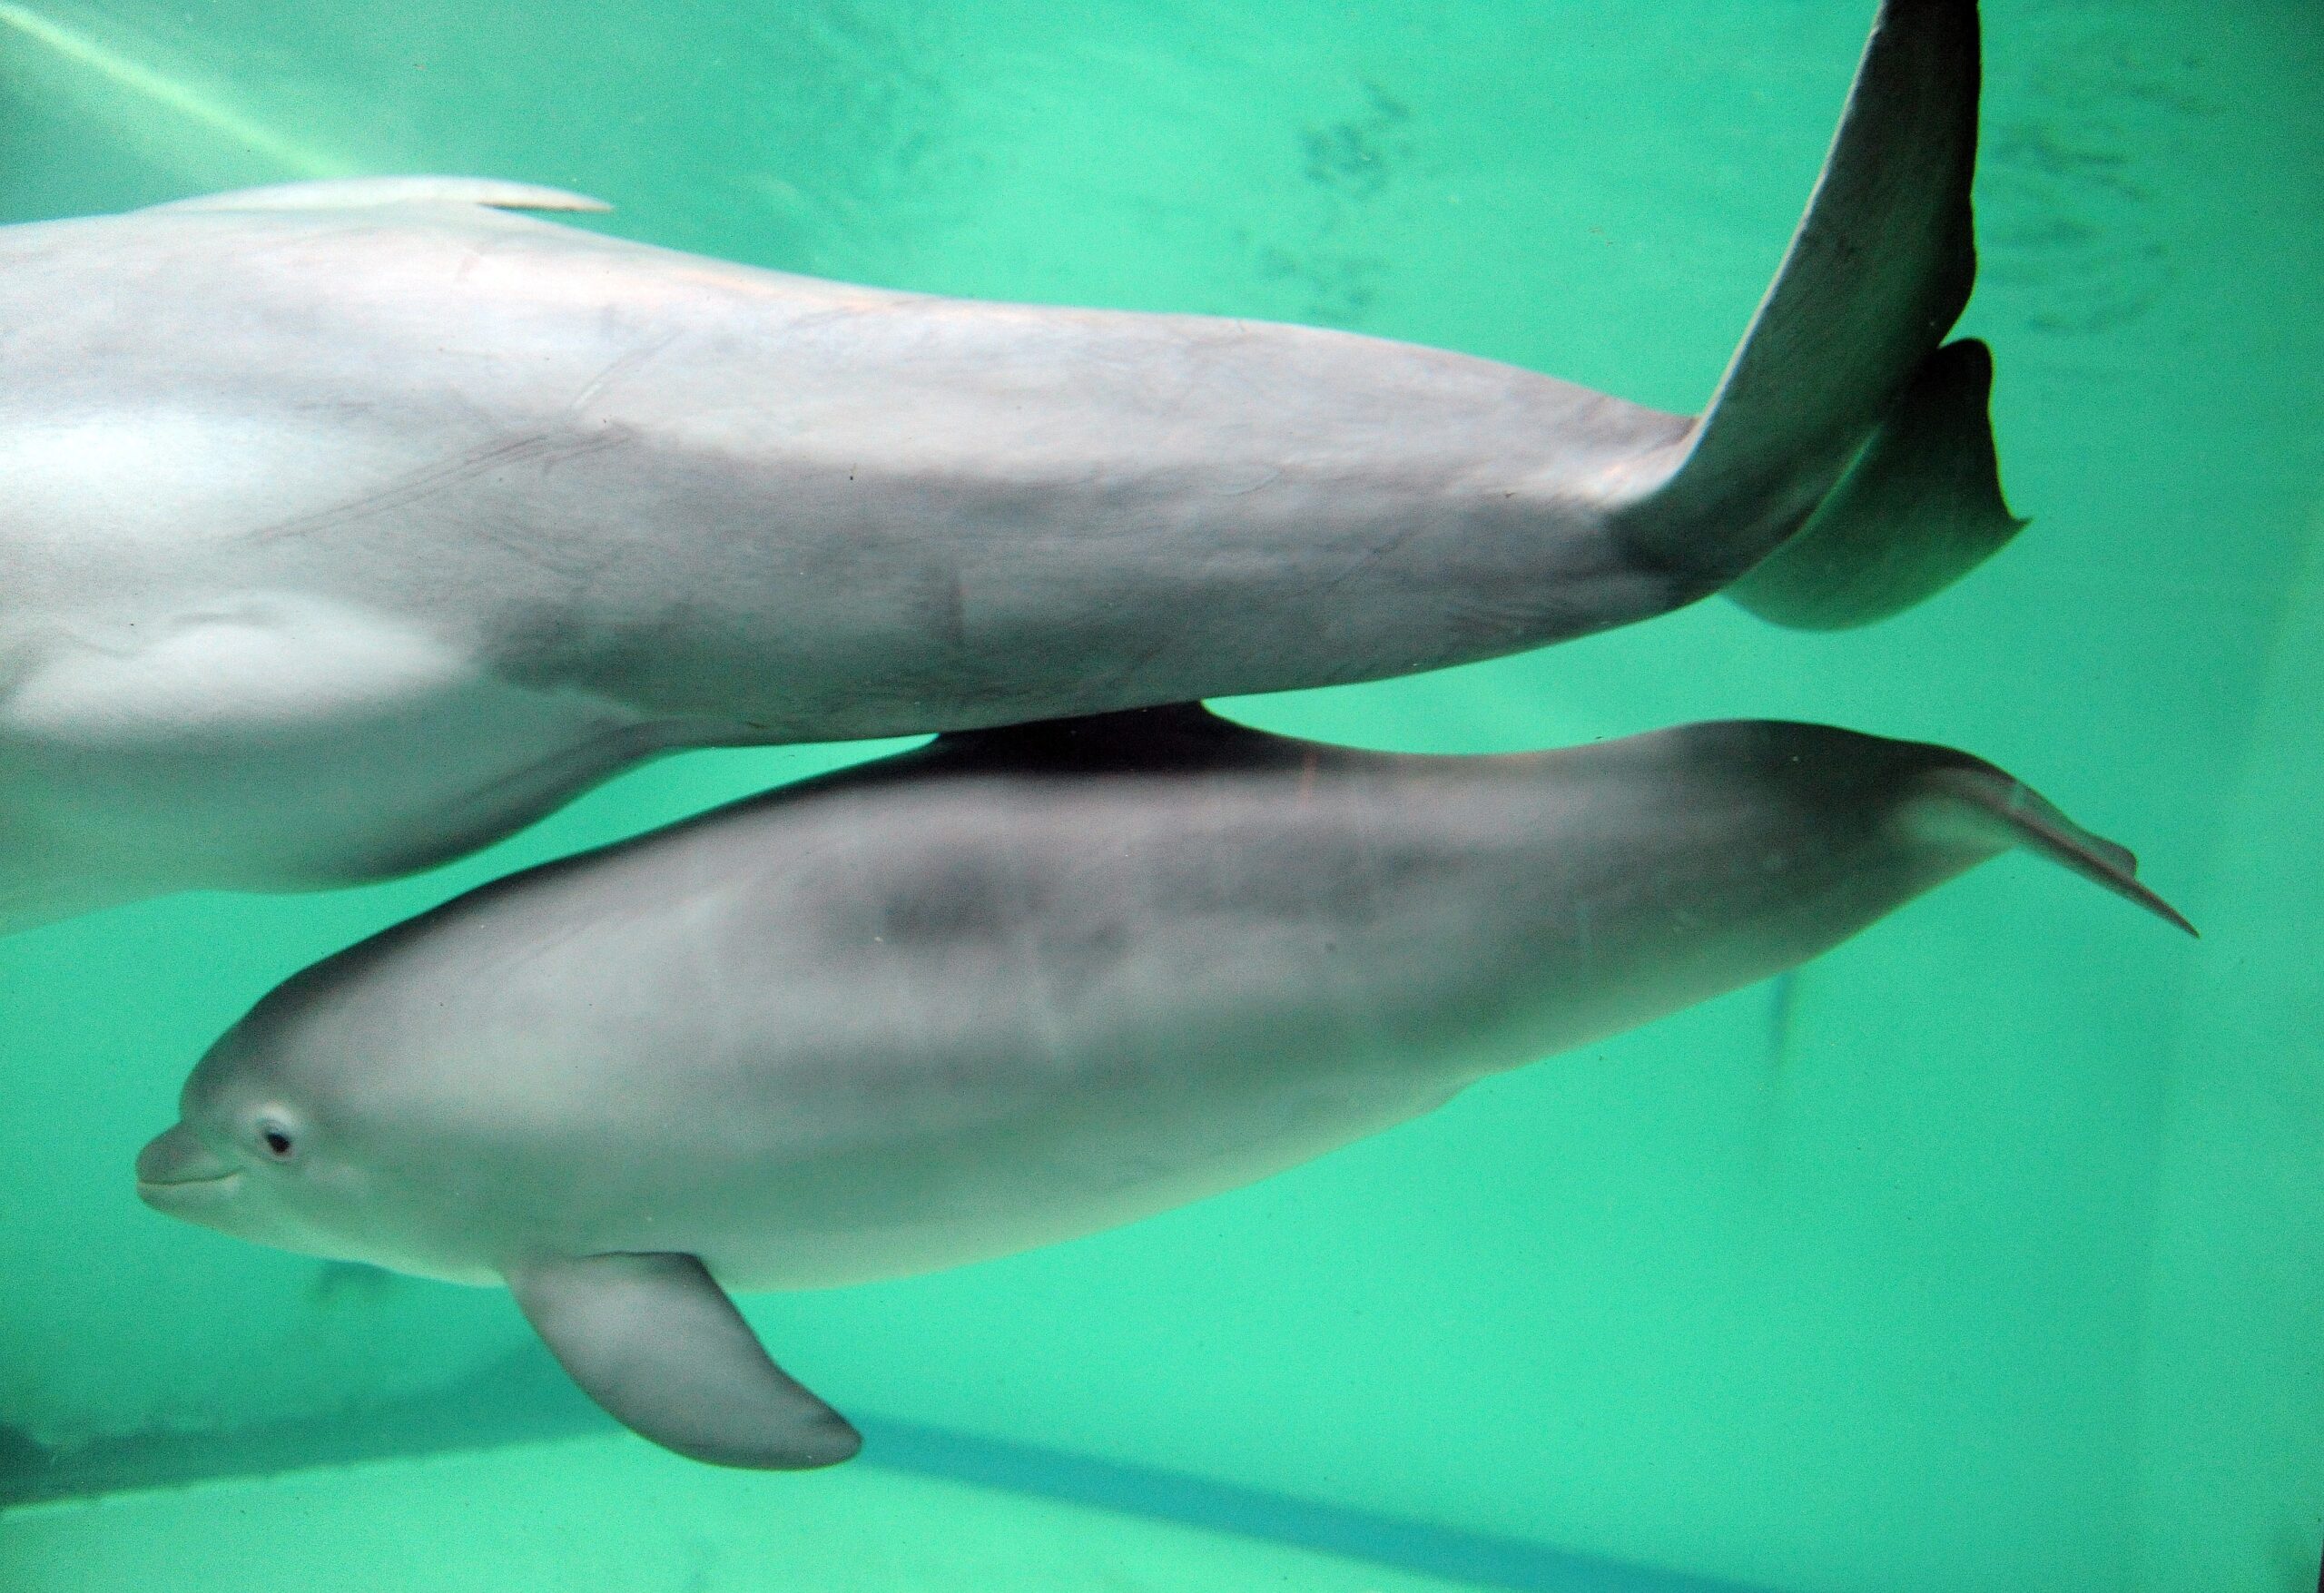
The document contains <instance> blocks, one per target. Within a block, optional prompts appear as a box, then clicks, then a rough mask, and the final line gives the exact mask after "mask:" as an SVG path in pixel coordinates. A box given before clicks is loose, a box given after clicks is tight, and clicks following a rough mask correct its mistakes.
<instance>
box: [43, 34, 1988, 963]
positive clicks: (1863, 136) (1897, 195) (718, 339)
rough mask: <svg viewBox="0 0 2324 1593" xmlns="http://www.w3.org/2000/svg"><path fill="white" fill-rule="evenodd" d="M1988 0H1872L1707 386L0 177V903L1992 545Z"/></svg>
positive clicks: (1811, 608) (1908, 584) (441, 832)
mask: <svg viewBox="0 0 2324 1593" xmlns="http://www.w3.org/2000/svg"><path fill="white" fill-rule="evenodd" d="M1978 72H1979V67H1978V39H1977V16H1976V8H1975V5H1974V0H1885V3H1884V4H1883V5H1881V6H1880V8H1879V13H1878V16H1877V19H1876V26H1875V29H1874V32H1873V34H1872V38H1871V43H1870V44H1869V46H1868V47H1867V49H1866V54H1865V57H1864V60H1863V63H1862V65H1861V68H1860V71H1859V74H1858V76H1857V79H1856V85H1855V88H1854V89H1853V91H1852V93H1851V94H1850V97H1849V100H1848V103H1847V106H1846V113H1845V115H1844V117H1843V120H1842V123H1841V125H1840V129H1839V132H1838V134H1837V138H1836V140H1835V143H1834V144H1833V147H1832V151H1831V153H1830V156H1829V159H1828V161H1827V164H1826V166H1825V169H1824V172H1823V175H1822V177H1821V179H1820V181H1819V182H1818V183H1817V189H1816V192H1815V194H1814V196H1813V198H1812V199H1811V201H1810V203H1809V206H1808V209H1807V214H1806V217H1805V220H1804V221H1802V223H1801V225H1800V228H1799V231H1798V233H1797V237H1796V238H1795V240H1794V241H1793V243H1792V246H1791V249H1790V251H1789V253H1788V255H1787V258H1786V261H1785V262H1784V265H1783V267H1782V269H1781V271H1780V273H1779V275H1778V277H1777V280H1776V282H1775V284H1774V286H1773V287H1772V289H1771V290H1769V292H1768V297H1767V299H1766V300H1765V301H1764V303H1763V304H1762V306H1761V307H1760V309H1759V310H1758V315H1757V317H1756V318H1755V320H1753V322H1752V324H1751V326H1750V328H1749V329H1748V333H1747V335H1746V337H1745V339H1744V341H1743V343H1742V346H1741V348H1740V349H1739V350H1738V353H1737V355H1736V357H1735V359H1734V360H1733V362H1732V364H1731V366H1730V368H1729V369H1728V372H1727V375H1726V377H1725V379H1724V380H1723V381H1722V382H1721V383H1720V385H1719V387H1718V391H1717V393H1716V396H1715V397H1714V399H1713V401H1712V403H1711V406H1710V408H1709V412H1708V413H1707V414H1706V415H1705V416H1703V417H1702V418H1699V419H1697V418H1687V417H1683V416H1678V415H1670V414H1665V413H1662V412H1660V411H1658V410H1654V409H1649V408H1641V407H1640V406H1638V405H1634V404H1630V403H1625V402H1623V401H1622V400H1620V399H1618V398H1608V397H1605V396H1602V395H1600V394H1598V393H1594V392H1590V391H1587V390H1585V389H1582V388H1577V387H1573V386H1571V385H1569V384H1566V383H1563V382H1560V381H1556V380H1553V379H1550V378H1547V377H1543V376H1537V375H1533V374H1531V373H1530V372H1527V371H1524V370H1519V369H1512V368H1511V367H1508V366H1504V365H1500V364H1495V363H1493V362H1491V361H1488V360H1484V359H1471V358H1466V357H1462V356H1460V355H1455V354H1451V353H1444V352H1440V351H1437V350H1434V349H1423V348H1416V347H1412V346H1409V345H1404V344H1399V343H1393V342H1388V341H1384V340H1381V339H1374V338H1367V337H1360V336H1355V335H1352V334H1348V333H1344V332H1336V331H1325V330H1317V329H1308V328H1302V327H1293V326H1278V325H1268V324H1263V323H1258V322H1253V321H1247V320H1220V319H1212V318H1206V317H1199V316H1186V315H1147V314H1129V313H1111V312H1105V311H1098V310H1072V309H1049V308H1033V307H1027V306H1021V305H1007V304H989V303H974V302H967V301H962V300H950V299H942V298H934V297H929V296H924V295H918V294H912V293H904V292H891V291H887V290H875V289H871V288H861V287H850V286H846V285H842V284H839V283H834V282H828V281H820V280H811V279H807V278H803V277H796V276H787V275H783V274H780V273H777V272H773V271H766V270H753V269H750V268H746V267H743V266H740V265H734V264H728V263H725V262H722V261H714V260H705V259H702V258H698V257H695V256H692V255H686V254H682V253H676V252H673V251H668V250H663V249H655V248H649V247H646V246H645V245H642V244H637V243H632V242H626V241H620V240H617V239H613V238H608V237H604V236H600V235H598V234H596V233H592V232H588V231H579V230H576V229H574V228H571V227H566V226H560V225H556V224H553V223H552V222H551V221H547V220H544V219H541V218H540V217H538V216H535V215H528V214H524V213H520V212H525V211H579V210H588V209H601V208H603V207H602V206H599V205H597V204H596V202H594V201H590V200H586V199H584V198H581V197H579V196H577V195H573V194H567V193H562V192H556V191H553V190H547V189H540V188H534V187H528V186H526V185H523V184H518V183H509V182H490V181H483V180H466V179H456V178H438V177H420V178H381V179H359V180H349V181H333V182H308V183H294V184H290V185H287V186H282V187H278V188H268V189H258V190H252V191H248V192H237V193H227V194H220V195H215V196H212V197H208V198H202V199H196V200H192V201H182V202H174V203H170V204H164V205H160V206H156V207H154V208H152V209H148V210H143V211H134V212H132V213H129V214H124V215H117V216H103V217H94V218H86V219H81V220H73V221H54V222H44V223H38V224H32V225H23V226H15V227H10V228H5V229H0V326H5V328H6V329H7V333H6V337H7V379H6V381H5V383H0V478H5V480H6V482H7V491H6V492H5V494H0V929H5V928H8V927H14V926H21V925H24V924H27V923H32V922H37V921H39V920H41V919H48V918H54V917H58V916H62V915H64V914H66V913H70V912H74V911H77V910H85V909H87V908H90V907H94V906H98V905H102V904H103V903H105V902H108V901H116V900H127V899H131V898H135V897H139V896H144V895H150V894H153V893H157V892H162V891H168V890H183V889H195V888H224V889H242V890H302V889H311V888H320V887H327V886H333V885H339V884H343V883H349V882H352V881H357V880H370V879H377V878H384V877H388V876H391V875H394V874H397V873H400V872H404V871H408V870H414V869H418V868H420V867H424V866H427V865H429V864H433V863H436V862H438V861H441V860H446V859H448V858H451V857H454V856H457V855H459V854H461V853H463V852H465V851H469V850H472V849H474V848H476V847H478V846H482V845H484V844H486V843H487V842H489V841H495V840H497V839H498V838H500V837H502V836H504V835H507V834H508V833H509V832H511V831H514V830H516V829H517V828H518V827H519V826H521V825H524V824H526V823H528V822H530V821H532V820H533V819H535V818H537V817H538V816H540V815H541V814H543V813H545V812H547V811H550V810H551V809H553V808H555V807H556V806H557V805H559V804H560V803H562V802H564V801H566V800H567V799H568V798H570V797H571V796H573V795H575V794H576V793H577V792H580V791H581V790H583V789H585V788H586V787H587V786H589V785H590V784H592V783H594V782H597V781H599V780H601V779H603V778H604V777H606V775H608V774H610V773H612V772H615V771H616V770H619V769H620V768H622V767H624V766H625V765H627V764H630V763H632V762H635V761H637V760H639V759H641V758H645V757H647V756H651V755H654V754H655V753H658V752H665V751H668V750H671V749H675V748H680V747H689V746H700V745H710V744H744V743H765V742H785V741H823V740H839V739H847V738H855V737H870V736H881V735H890V734H900V733H921V732H927V731H943V730H958V729H969V728H979V727H987V726H991V725H996V724H1003V723H1019V722H1026V721H1032V720H1041V719H1049V718H1056V717H1063V716H1067V715H1072V714H1084V713H1097V712H1104V711H1110V710H1116V709H1122V708H1129V707H1137V706H1144V705H1151V704H1157V703H1174V702H1181V701H1189V700H1195V699H1199V698H1203V697H1210V696H1217V695H1221V694H1226V693H1249V692H1260V691H1272V690H1279V689H1286V688H1292V687H1305V686H1315V685H1323V684H1329V683H1344V682H1352V681H1362V680H1369V679H1375V678H1380V677H1384V676H1389V675H1395V674H1404V673H1408V672H1411V671H1414V670H1422V669H1428V668H1432V667H1434V666H1438V665H1443V664H1459V663H1463V662H1467V661H1471V660H1475V659H1482V658H1487V657H1491V656H1493V655H1496V654H1507V653H1511V652H1514V651H1518V650H1521V649H1524V648H1530V647H1534V646H1538V645H1541V644H1548V643H1553V642H1557V641H1561V640H1564V639H1566V638H1570V637H1574V636H1579V635H1582V634H1587V633H1590V632H1593V631H1598V630H1602V629H1604V628H1606V627H1608V626H1611V625H1619V624H1627V623H1630V622H1631V621H1635V620H1640V619H1643V618H1646V617H1648V616H1650V615H1658V614H1661V613H1663V612H1665V611H1667V610H1669V609H1672V608H1674V607H1677V606H1679V605H1683V604H1686V603H1689V602H1691V601H1694V600H1695V599H1697V598H1699V597H1702V596H1704V595H1707V594H1709V593H1713V592H1717V591H1720V590H1722V589H1723V590H1726V591H1728V592H1729V593H1730V594H1732V595H1736V596H1738V598H1740V599H1741V600H1743V601H1745V602H1746V603H1748V604H1749V605H1752V606H1754V607H1756V608H1758V609H1759V610H1761V611H1762V612H1763V613H1765V614H1767V615H1770V616H1772V617H1774V618H1776V619H1778V620H1781V621H1783V622H1784V623H1787V624H1810V625H1815V624H1854V623H1859V622H1861V621H1865V620H1868V619H1871V618H1875V617H1877V616H1879V615H1883V614H1886V613H1887V612H1889V611H1891V610H1893V609H1896V608H1897V607H1901V606H1903V605H1906V604H1909V603H1911V602H1914V601H1915V600H1917V599H1918V598H1920V597H1922V596H1924V595H1926V594H1927V593H1929V592H1931V591H1933V590H1935V589H1936V588H1937V587H1939V586H1942V585H1945V583H1946V582H1948V581H1950V580H1951V579H1953V578H1954V577H1955V576H1957V575H1960V574H1962V573H1963V572H1964V571H1965V570H1966V569H1967V568H1969V567H1970V566H1972V565H1974V564H1976V563H1977V562H1978V561H1979V560H1980V559H1982V558H1983V557H1984V556H1986V555H1987V554H1989V553H1990V552H1992V551H1993V550H1994V548H1995V547H1997V546H2000V545H2001V544H2002V543H2003V542H2004V541H2005V540H2006V539H2007V537H2008V536H2010V535H2011V534H2012V533H2013V532H2014V530H2015V529H2016V527H2017V526H2018V524H2019V522H2018V521H2017V520H2015V519H2014V517H2012V516H2010V514H2009V512H2008V510H2007V509H2006V507H2005V506H2004V504H2003V500H2002V497H2001V491H2000V487H1999V484H1998V478H1997V476H1996V470H1995V465H1994V447H1993V440H1992V436H1991V432H1990V428H1989V426H1988V424H1987V419H1986V398H1987V393H1988V389H1989V385H1990V380H1991V362H1990V358H1989V356H1988V355H1987V353H1986V350H1985V349H1984V346H1983V345H1982V344H1978V343H1975V342H1974V341H1961V342H1955V343H1951V344H1945V341H1944V339H1945V335H1946V332H1947V329H1949V328H1950V327H1951V326H1952V325H1953V323H1954V321H1955V318H1956V317H1957V315H1958V314H1959V312H1960V310H1961V308H1962V305H1963V303H1964V302H1965V300H1966V299H1967V297H1968V294H1969V290H1970V286H1971V282H1972V279H1973V277H1974V270H1975V260H1974V247H1973V243H1972V236H1971V217H1970V210H1969V188H1970V179H1971V173H1972V170H1973V167H1974V160H1975V145H1976V119H1977V94H1978Z"/></svg>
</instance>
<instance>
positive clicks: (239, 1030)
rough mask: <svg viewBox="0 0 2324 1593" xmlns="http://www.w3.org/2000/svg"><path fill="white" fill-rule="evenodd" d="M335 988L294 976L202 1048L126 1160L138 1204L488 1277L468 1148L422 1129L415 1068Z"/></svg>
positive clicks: (400, 1262) (404, 1267)
mask: <svg viewBox="0 0 2324 1593" xmlns="http://www.w3.org/2000/svg"><path fill="white" fill-rule="evenodd" d="M325 966H326V967H328V965H325ZM314 972H315V970H311V969H310V970H309V973H310V976H311V975H312V974H313V973H314ZM334 994H335V993H334V992H333V991H332V990H330V988H327V987H325V988H320V989H319V988H316V982H315V981H314V980H312V979H311V978H309V979H307V980H306V982H305V983H304V984H303V985H302V982H301V980H296V979H294V980H293V981H291V984H290V985H288V986H285V987H284V988H282V989H280V990H278V991H277V992H275V994H274V995H273V996H271V997H270V998H268V999H267V1000H265V1001H263V1002H261V1003H260V1005H259V1007H258V1008H256V1009H255V1010H253V1011H252V1012H251V1014H250V1015H249V1016H248V1017H246V1018H243V1019H242V1021H241V1023H239V1024H237V1025H236V1026H235V1027H234V1028H231V1029H230V1030H229V1031H227V1033H226V1034H225V1035H224V1036H223V1037H222V1038H221V1039H220V1040H219V1041H218V1043H217V1044H216V1045H214V1046H212V1047H211V1048H210V1051H209V1053H208V1054H207V1055H206V1056H204V1057H202V1061H201V1063H200V1065H199V1066H198V1067H195V1068H194V1070H193V1073H192V1076H191V1077H189V1078H188V1079H187V1080H186V1084H185V1088H184V1090H183V1091H182V1094H181V1095H180V1096H179V1106H178V1109H179V1121H178V1123H177V1124H176V1126H173V1127H172V1128H170V1129H168V1130H167V1131H166V1132H164V1133H162V1134H161V1135H159V1136H156V1137H155V1138H154V1139H153V1141H152V1142H151V1143H150V1144H148V1145H147V1146H145V1148H144V1150H143V1152H141V1153H140V1154H139V1155H138V1157H137V1194H138V1197H139V1198H140V1199H142V1200H143V1201H144V1202H145V1204H146V1205H150V1206H152V1207H153V1209H155V1210H156V1211H159V1212H162V1213H163V1214H167V1215H170V1216H173V1217H179V1218H182V1219H183V1220H185V1221H187V1222H191V1223H199V1224H202V1225H203V1226H205V1227H210V1228H215V1229H217V1230H219V1231H220V1232H221V1233H224V1234H232V1235H233V1236H234V1237H236V1238H238V1239H244V1240H248V1241H250V1242H251V1243H253V1244H266V1245H271V1246H273V1247H274V1248H276V1249H281V1250H291V1251H296V1252H299V1253H300V1254H308V1255H317V1256H322V1257H326V1258H328V1259H331V1260H337V1261H360V1262H368V1263H370V1264H374V1265H378V1266H384V1267H389V1268H392V1269H394V1270H397V1271H399V1272H407V1273H419V1274H421V1275H424V1276H431V1277H442V1278H451V1279H455V1280H458V1281H485V1280H487V1279H497V1271H496V1270H495V1265H494V1260H495V1256H494V1253H495V1252H496V1250H497V1247H498V1246H497V1240H498V1234H497V1228H496V1224H494V1223H493V1222H492V1221H491V1220H490V1214H491V1213H492V1210H493V1207H494V1205H495V1203H494V1202H492V1201H491V1200H489V1199H488V1198H483V1197H482V1195H481V1192H480V1191H478V1189H477V1188H476V1186H475V1184H474V1182H473V1180H472V1178H471V1177H470V1176H469V1175H468V1173H467V1172H464V1170H463V1164H464V1162H468V1161H471V1160H474V1159H475V1158H473V1157H471V1156H464V1155H463V1152H464V1151H474V1150H475V1149H476V1147H475V1146H464V1145H463V1144H462V1143H460V1141H459V1138H458V1136H457V1135H455V1136H440V1135H431V1134H430V1133H429V1132H428V1128H429V1121H430V1117H431V1116H432V1115H431V1114H430V1113H429V1112H428V1110H427V1109H426V1108H427V1105H428V1103H427V1102H426V1100H425V1099H419V1100H417V1101H415V1099H414V1096H415V1093H416V1091H424V1088H425V1086H426V1084H427V1082H428V1081H427V1078H426V1077H425V1075H424V1073H420V1072H419V1070H415V1069H413V1068H409V1067H399V1066H398V1060H399V1059H398V1057H396V1056H394V1055H393V1054H392V1052H390V1051H389V1050H388V1049H387V1048H385V1047H381V1046H380V1045H379V1043H378V1042H379V1036H378V1035H377V1033H376V1032H375V1031H374V1029H373V1027H372V1026H370V1025H367V1024H366V1023H364V1022H363V1021H361V1018H362V1015H361V1014H360V1013H355V1012H350V1010H349V1009H348V1007H347V1004H346V1003H344V1002H340V1001H338V1000H336V999H334V998H333V997H334ZM415 1106H416V1107H417V1108H418V1109H417V1110H415V1109H414V1108H415Z"/></svg>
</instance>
